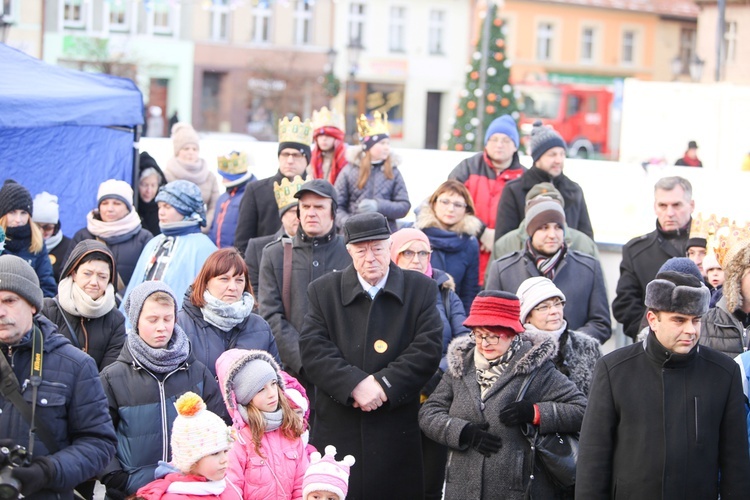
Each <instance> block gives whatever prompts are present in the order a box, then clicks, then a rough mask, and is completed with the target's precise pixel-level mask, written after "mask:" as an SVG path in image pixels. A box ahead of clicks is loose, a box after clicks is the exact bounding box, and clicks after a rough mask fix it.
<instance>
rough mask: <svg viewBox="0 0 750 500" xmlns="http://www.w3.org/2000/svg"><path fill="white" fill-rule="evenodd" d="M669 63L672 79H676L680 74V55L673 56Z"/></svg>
mask: <svg viewBox="0 0 750 500" xmlns="http://www.w3.org/2000/svg"><path fill="white" fill-rule="evenodd" d="M670 65H671V67H672V76H673V78H672V80H677V79H678V78H679V77H680V75H681V74H682V57H680V56H674V59H672V62H671V63H670Z"/></svg>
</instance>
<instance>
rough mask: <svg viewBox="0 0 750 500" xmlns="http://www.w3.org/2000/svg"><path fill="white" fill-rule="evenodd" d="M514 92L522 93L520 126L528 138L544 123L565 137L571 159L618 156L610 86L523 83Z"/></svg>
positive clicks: (515, 87) (517, 85)
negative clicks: (613, 136)
mask: <svg viewBox="0 0 750 500" xmlns="http://www.w3.org/2000/svg"><path fill="white" fill-rule="evenodd" d="M514 89H515V90H516V91H517V92H519V93H520V98H519V103H518V104H519V107H521V110H520V111H521V117H520V120H519V125H520V127H521V131H522V132H523V133H524V136H527V135H528V134H529V133H530V132H531V128H532V124H533V123H534V122H535V121H536V120H541V121H542V123H544V124H545V125H551V126H552V127H553V128H554V129H555V130H557V132H559V133H560V135H562V137H563V139H565V142H566V143H567V144H568V156H569V157H577V158H592V157H597V158H606V159H609V158H611V157H612V156H613V155H615V154H616V151H614V149H616V148H614V147H613V141H612V139H611V137H612V135H611V134H612V132H613V130H611V129H612V127H611V122H610V120H611V119H612V116H611V115H612V113H611V112H612V109H611V107H612V98H613V90H612V88H611V87H610V86H606V85H585V84H552V83H519V84H516V85H514ZM526 140H528V138H526Z"/></svg>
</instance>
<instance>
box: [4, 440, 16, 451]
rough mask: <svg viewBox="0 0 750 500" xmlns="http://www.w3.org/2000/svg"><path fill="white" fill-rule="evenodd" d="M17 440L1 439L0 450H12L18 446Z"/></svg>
mask: <svg viewBox="0 0 750 500" xmlns="http://www.w3.org/2000/svg"><path fill="white" fill-rule="evenodd" d="M16 444H17V443H16V440H15V439H0V448H8V449H11V448H13V447H14V446H15V445H16Z"/></svg>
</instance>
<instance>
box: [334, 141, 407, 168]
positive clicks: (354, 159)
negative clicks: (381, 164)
mask: <svg viewBox="0 0 750 500" xmlns="http://www.w3.org/2000/svg"><path fill="white" fill-rule="evenodd" d="M362 156H364V154H363V153H362V145H361V144H359V145H357V146H351V147H348V148H346V161H347V162H349V165H351V166H352V167H359V162H360V161H362ZM389 156H390V158H391V166H394V167H398V166H399V165H401V156H399V155H397V154H396V153H394V152H393V151H391V154H390V155H389Z"/></svg>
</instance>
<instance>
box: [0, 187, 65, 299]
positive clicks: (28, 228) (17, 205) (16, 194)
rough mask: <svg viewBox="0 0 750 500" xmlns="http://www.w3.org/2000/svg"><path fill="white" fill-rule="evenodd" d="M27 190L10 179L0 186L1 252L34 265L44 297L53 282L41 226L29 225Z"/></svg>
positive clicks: (30, 209) (31, 207) (51, 294)
mask: <svg viewBox="0 0 750 500" xmlns="http://www.w3.org/2000/svg"><path fill="white" fill-rule="evenodd" d="M33 213H34V205H33V201H32V199H31V193H29V190H28V189H26V188H25V187H24V186H22V185H21V184H19V183H17V182H16V181H14V180H13V179H7V180H6V181H5V183H4V184H3V187H2V188H0V228H2V230H3V231H5V250H4V253H6V254H10V255H15V256H16V257H20V258H22V259H23V260H25V261H26V262H28V263H29V265H30V266H31V267H33V268H34V271H35V272H36V275H37V277H38V278H39V286H40V287H41V288H42V291H43V292H44V296H45V297H54V296H55V294H56V293H57V284H56V283H55V277H54V274H53V272H52V264H51V263H50V259H49V254H48V253H47V247H46V245H45V244H44V236H43V234H42V231H41V229H39V227H38V226H37V225H36V224H33V221H32V214H33Z"/></svg>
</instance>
